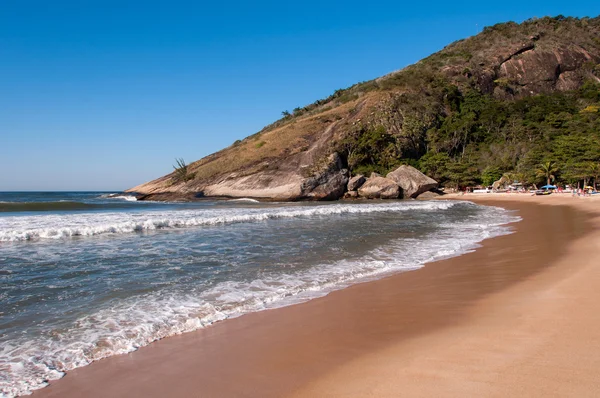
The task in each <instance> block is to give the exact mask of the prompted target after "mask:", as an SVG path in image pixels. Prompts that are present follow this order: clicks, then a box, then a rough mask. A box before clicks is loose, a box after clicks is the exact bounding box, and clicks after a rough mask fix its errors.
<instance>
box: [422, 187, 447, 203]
mask: <svg viewBox="0 0 600 398" xmlns="http://www.w3.org/2000/svg"><path fill="white" fill-rule="evenodd" d="M443 194H444V193H443V192H441V191H438V190H435V189H434V190H431V191H426V192H423V193H422V194H420V195H419V196H417V199H419V200H431V199H435V198H439V197H440V196H442V195H443Z"/></svg>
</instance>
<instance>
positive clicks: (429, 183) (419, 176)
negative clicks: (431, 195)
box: [387, 165, 438, 198]
mask: <svg viewBox="0 0 600 398" xmlns="http://www.w3.org/2000/svg"><path fill="white" fill-rule="evenodd" d="M387 178H389V179H390V180H392V181H394V182H395V183H396V184H398V185H399V186H400V187H401V188H402V190H403V192H404V197H405V198H416V197H417V196H419V195H420V194H422V193H423V192H426V191H429V190H430V189H433V188H437V186H438V183H437V181H435V180H434V179H432V178H429V177H427V176H426V175H425V174H423V173H421V172H420V171H419V170H417V169H415V168H414V167H411V166H406V165H403V166H400V167H398V168H397V169H396V170H394V171H392V172H391V173H388V175H387Z"/></svg>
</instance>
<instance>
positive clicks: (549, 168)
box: [535, 160, 558, 185]
mask: <svg viewBox="0 0 600 398" xmlns="http://www.w3.org/2000/svg"><path fill="white" fill-rule="evenodd" d="M557 171H558V167H557V166H556V162H553V161H551V160H548V161H546V162H544V163H542V164H540V165H539V168H538V169H537V170H536V171H535V175H536V177H544V178H545V179H546V185H550V183H551V182H553V181H554V180H556V176H555V175H554V174H555V173H556V172H557Z"/></svg>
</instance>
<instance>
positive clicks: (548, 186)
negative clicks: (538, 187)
mask: <svg viewBox="0 0 600 398" xmlns="http://www.w3.org/2000/svg"><path fill="white" fill-rule="evenodd" d="M542 189H556V185H544V186H543V187H542Z"/></svg>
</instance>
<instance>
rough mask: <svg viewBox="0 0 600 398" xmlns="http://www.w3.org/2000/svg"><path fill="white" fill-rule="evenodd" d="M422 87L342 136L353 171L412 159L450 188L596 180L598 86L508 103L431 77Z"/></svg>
mask: <svg viewBox="0 0 600 398" xmlns="http://www.w3.org/2000/svg"><path fill="white" fill-rule="evenodd" d="M426 90H428V93H429V95H427V96H423V95H421V96H409V97H400V98H399V99H398V100H396V101H395V102H393V104H392V105H390V107H389V108H388V109H387V110H386V111H385V112H382V113H383V114H384V116H381V115H379V118H378V119H377V120H378V123H380V124H378V125H370V126H369V125H361V126H360V127H359V128H357V129H355V130H354V131H352V132H351V133H349V134H347V136H346V138H345V140H344V141H343V142H342V145H341V149H342V152H343V153H345V154H346V155H347V157H348V163H349V167H350V168H351V169H352V170H360V171H362V172H364V171H366V170H372V171H379V172H385V171H388V170H390V169H391V168H393V167H395V166H397V165H399V164H402V163H407V162H414V163H415V164H416V165H417V166H418V167H419V168H420V169H421V170H422V171H423V172H424V173H426V174H428V175H430V176H431V177H432V178H434V179H436V180H438V181H439V182H441V183H442V184H445V185H448V186H465V185H476V184H484V185H491V184H492V183H493V182H494V181H496V180H498V179H499V178H500V177H501V176H502V175H503V174H505V173H512V174H513V175H514V176H518V180H519V181H521V182H523V183H525V184H538V183H541V182H544V183H550V182H552V181H556V182H560V183H571V184H573V183H575V184H576V183H577V182H578V181H580V182H581V181H583V182H584V183H587V182H588V181H590V180H591V179H592V178H594V179H595V178H596V176H597V174H598V170H597V169H596V168H595V167H594V166H591V165H596V166H597V165H598V164H599V163H600V113H599V112H596V111H595V110H597V109H598V107H599V106H600V100H598V101H597V100H596V99H597V98H600V97H598V93H600V84H597V83H595V84H592V83H587V84H585V85H584V86H582V87H581V89H579V90H576V91H571V92H562V93H561V92H559V93H552V94H541V95H536V96H531V97H525V98H522V99H519V100H513V101H508V100H502V99H497V98H494V97H493V96H491V95H487V94H483V93H481V92H479V91H477V90H473V89H466V90H463V91H460V90H457V89H456V86H454V88H453V87H452V86H450V85H448V84H447V83H445V82H443V81H438V80H435V79H433V80H431V81H430V82H429V83H428V85H427V86H426ZM402 98H405V99H404V100H403V99H402ZM423 98H426V99H423ZM426 101H429V102H426ZM559 171H560V173H559ZM515 178H517V177H515Z"/></svg>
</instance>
